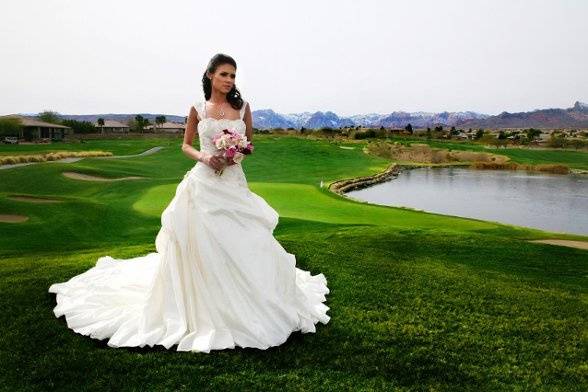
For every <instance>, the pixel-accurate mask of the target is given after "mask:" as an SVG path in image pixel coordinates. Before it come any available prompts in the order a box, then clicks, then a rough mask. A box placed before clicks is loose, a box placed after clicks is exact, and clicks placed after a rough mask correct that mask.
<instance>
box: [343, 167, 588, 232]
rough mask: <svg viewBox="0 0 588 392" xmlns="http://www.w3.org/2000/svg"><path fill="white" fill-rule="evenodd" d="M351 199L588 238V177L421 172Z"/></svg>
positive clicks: (403, 175)
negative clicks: (587, 236)
mask: <svg viewBox="0 0 588 392" xmlns="http://www.w3.org/2000/svg"><path fill="white" fill-rule="evenodd" d="M347 195H349V196H351V197H353V198H356V199H360V200H365V201H368V202H370V203H376V204H383V205H390V206H405V207H412V208H417V209H420V210H425V211H430V212H437V213H441V214H448V215H457V216H464V217H470V218H478V219H485V220H492V221H498V222H504V223H511V224H515V225H520V226H529V227H534V228H539V229H544V230H549V231H558V232H567V233H576V234H588V176H582V175H557V174H541V173H534V172H526V171H508V170H504V171H501V170H472V169H464V168H455V167H448V168H418V169H411V170H403V171H402V172H401V173H400V175H399V176H398V177H397V178H396V179H393V180H391V181H387V182H385V183H381V184H377V185H374V186H372V187H370V188H366V189H362V190H357V191H352V192H348V193H347Z"/></svg>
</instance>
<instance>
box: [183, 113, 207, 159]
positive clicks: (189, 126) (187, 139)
mask: <svg viewBox="0 0 588 392" xmlns="http://www.w3.org/2000/svg"><path fill="white" fill-rule="evenodd" d="M197 134H198V115H197V114H196V109H195V108H194V106H190V113H189V114H188V121H187V122H186V131H185V132H184V142H183V143H182V152H183V153H184V155H186V156H187V157H188V158H191V159H194V160H195V161H201V160H202V158H203V157H204V154H202V152H201V151H198V150H197V149H195V148H194V147H192V142H193V141H194V136H195V135H197Z"/></svg>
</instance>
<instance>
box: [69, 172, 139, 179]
mask: <svg viewBox="0 0 588 392" xmlns="http://www.w3.org/2000/svg"><path fill="white" fill-rule="evenodd" d="M62 174H63V175H64V176H66V177H68V178H73V179H74V180H82V181H123V180H140V179H142V178H145V177H139V176H129V177H119V178H108V177H99V176H92V175H90V174H82V173H76V172H63V173H62Z"/></svg>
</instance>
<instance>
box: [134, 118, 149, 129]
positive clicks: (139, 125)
mask: <svg viewBox="0 0 588 392" xmlns="http://www.w3.org/2000/svg"><path fill="white" fill-rule="evenodd" d="M147 125H149V120H148V119H146V118H145V117H143V116H141V115H140V114H137V115H136V116H135V129H136V130H137V131H139V132H141V133H143V130H144V129H145V127H146V126H147Z"/></svg>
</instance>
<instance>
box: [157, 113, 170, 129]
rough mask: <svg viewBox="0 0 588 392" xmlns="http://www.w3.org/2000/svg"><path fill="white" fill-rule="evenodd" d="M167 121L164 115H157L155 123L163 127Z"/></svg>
mask: <svg viewBox="0 0 588 392" xmlns="http://www.w3.org/2000/svg"><path fill="white" fill-rule="evenodd" d="M166 121H167V120H166V118H165V116H164V115H161V116H157V117H155V124H156V125H157V126H159V127H161V125H162V124H164V123H165V122H166Z"/></svg>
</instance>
